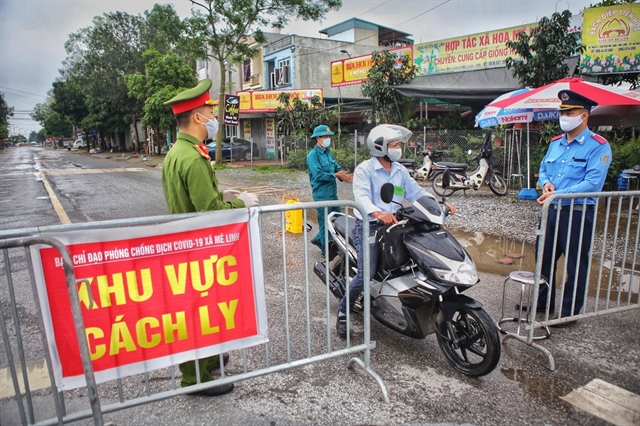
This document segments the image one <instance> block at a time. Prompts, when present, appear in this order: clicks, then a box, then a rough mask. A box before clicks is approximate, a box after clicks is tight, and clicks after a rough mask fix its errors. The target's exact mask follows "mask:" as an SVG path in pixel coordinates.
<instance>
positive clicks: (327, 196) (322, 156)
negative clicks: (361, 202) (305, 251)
mask: <svg viewBox="0 0 640 426" xmlns="http://www.w3.org/2000/svg"><path fill="white" fill-rule="evenodd" d="M333 135H334V133H333V132H332V131H331V130H330V129H329V126H327V125H325V124H321V125H319V126H317V127H316V128H315V129H314V130H313V134H312V135H311V139H312V140H315V142H316V146H315V147H314V148H313V149H312V150H311V151H310V152H309V154H308V155H307V171H308V172H309V180H310V181H311V195H312V196H313V201H329V200H337V199H338V186H337V184H336V178H338V179H340V180H341V181H343V182H347V183H351V179H352V176H351V175H348V174H346V173H345V172H344V171H343V170H341V169H340V165H339V164H338V162H337V161H336V160H335V158H333V155H332V154H331V150H329V146H330V145H331V136H333ZM317 210H318V234H317V235H316V236H315V237H313V238H312V239H311V244H313V245H315V246H318V248H320V250H322V255H323V256H324V250H325V247H326V244H325V241H324V226H325V225H324V218H325V209H324V208H321V209H317ZM334 211H340V208H339V207H328V208H326V215H329V214H330V213H331V212H334Z"/></svg>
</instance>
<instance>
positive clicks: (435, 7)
mask: <svg viewBox="0 0 640 426" xmlns="http://www.w3.org/2000/svg"><path fill="white" fill-rule="evenodd" d="M450 1H451V0H445V1H443V2H442V3H440V4H439V5H437V6H434V7H432V8H431V9H429V10H427V11H425V12H422V13H421V14H419V15H416V16H414V17H413V18H411V19H409V20H407V21H404V22H402V23H400V24H398V25H396V27H399V26H400V25H404V24H406V23H407V22H410V21H413V20H414V19H416V18H418V17H420V16H422V15H425V14H427V13H429V12H431V11H432V10H434V9H437V8H439V7H440V6H442V5H443V4H446V3H449V2H450Z"/></svg>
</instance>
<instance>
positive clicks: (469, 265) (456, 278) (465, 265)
mask: <svg viewBox="0 0 640 426" xmlns="http://www.w3.org/2000/svg"><path fill="white" fill-rule="evenodd" d="M432 270H433V272H435V273H436V274H438V276H439V277H440V279H442V280H444V281H449V282H453V283H457V284H463V285H474V284H475V283H477V282H478V272H477V270H476V267H475V265H474V264H473V262H472V261H471V259H470V258H469V257H466V258H465V259H464V261H463V262H462V263H461V264H460V266H459V267H458V270H457V271H452V270H450V269H438V268H432Z"/></svg>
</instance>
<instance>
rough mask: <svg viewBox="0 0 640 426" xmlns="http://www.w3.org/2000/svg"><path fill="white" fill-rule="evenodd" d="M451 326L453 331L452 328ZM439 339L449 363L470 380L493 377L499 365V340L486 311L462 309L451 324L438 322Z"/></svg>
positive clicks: (442, 317)
mask: <svg viewBox="0 0 640 426" xmlns="http://www.w3.org/2000/svg"><path fill="white" fill-rule="evenodd" d="M449 325H451V328H449ZM436 329H437V332H436V337H437V339H438V344H439V345H440V349H441V350H442V352H443V354H444V356H445V358H447V361H449V363H451V365H453V367H454V368H455V369H456V370H458V371H460V372H461V373H463V374H466V375H468V376H484V375H487V374H489V373H491V372H492V371H493V370H494V368H496V366H497V365H498V362H499V361H500V353H501V351H502V349H501V346H500V337H499V335H498V330H497V329H496V326H495V324H494V323H493V321H492V320H491V317H489V314H487V313H486V312H485V311H484V309H481V308H475V309H474V308H469V307H467V306H461V307H460V308H459V309H458V310H457V311H456V312H455V313H454V315H453V320H452V321H451V322H448V321H445V319H444V316H443V315H442V313H440V314H438V317H437V318H436Z"/></svg>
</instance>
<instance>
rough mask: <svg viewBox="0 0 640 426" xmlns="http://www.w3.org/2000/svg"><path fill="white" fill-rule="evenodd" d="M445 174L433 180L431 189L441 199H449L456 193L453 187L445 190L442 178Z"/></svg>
mask: <svg viewBox="0 0 640 426" xmlns="http://www.w3.org/2000/svg"><path fill="white" fill-rule="evenodd" d="M443 176H444V173H440V174H439V175H437V176H436V177H434V178H433V182H431V188H433V192H435V193H436V194H437V195H439V196H441V197H448V196H450V195H451V194H453V193H454V192H455V190H453V189H451V187H449V188H447V189H445V188H443V187H442V178H443Z"/></svg>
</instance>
